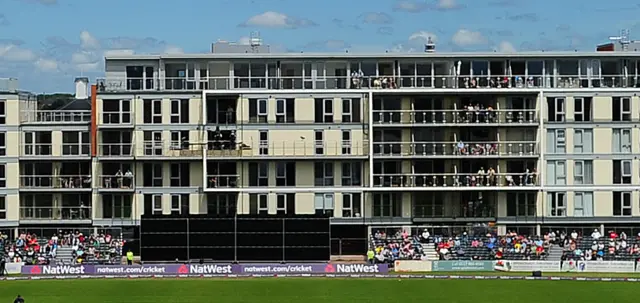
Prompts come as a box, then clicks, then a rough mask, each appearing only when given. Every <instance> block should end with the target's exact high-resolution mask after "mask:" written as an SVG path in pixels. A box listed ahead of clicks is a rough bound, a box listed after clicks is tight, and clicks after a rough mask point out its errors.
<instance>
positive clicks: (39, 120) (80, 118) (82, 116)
mask: <svg viewBox="0 0 640 303" xmlns="http://www.w3.org/2000/svg"><path fill="white" fill-rule="evenodd" d="M89 122H91V111H67V110H34V111H23V112H22V115H21V116H20V123H23V124H52V123H63V124H87V123H89Z"/></svg>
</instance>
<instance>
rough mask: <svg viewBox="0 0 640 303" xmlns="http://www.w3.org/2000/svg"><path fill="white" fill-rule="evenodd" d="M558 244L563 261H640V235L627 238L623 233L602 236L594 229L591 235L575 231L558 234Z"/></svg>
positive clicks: (612, 232)
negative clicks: (561, 249)
mask: <svg viewBox="0 0 640 303" xmlns="http://www.w3.org/2000/svg"><path fill="white" fill-rule="evenodd" d="M558 244H559V245H560V246H561V247H562V248H563V249H564V251H563V255H562V259H563V260H576V261H591V260H596V261H628V260H638V261H640V233H638V235H637V236H635V237H633V236H631V237H630V236H627V234H626V233H625V232H624V231H623V232H621V233H619V234H618V233H617V232H616V231H613V230H611V231H609V232H608V233H607V234H605V235H602V234H601V233H600V231H599V230H598V229H594V231H593V232H592V233H591V235H581V234H579V233H578V232H577V231H575V230H574V231H572V232H571V233H570V234H566V233H564V232H562V233H560V232H558Z"/></svg>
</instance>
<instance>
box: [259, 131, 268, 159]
mask: <svg viewBox="0 0 640 303" xmlns="http://www.w3.org/2000/svg"><path fill="white" fill-rule="evenodd" d="M258 136H259V140H260V142H259V146H258V152H259V153H260V154H261V155H268V154H269V131H268V130H261V131H259V132H258Z"/></svg>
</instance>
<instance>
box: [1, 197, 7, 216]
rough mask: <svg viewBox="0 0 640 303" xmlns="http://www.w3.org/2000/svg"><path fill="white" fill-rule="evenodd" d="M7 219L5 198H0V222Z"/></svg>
mask: <svg viewBox="0 0 640 303" xmlns="http://www.w3.org/2000/svg"><path fill="white" fill-rule="evenodd" d="M6 218H7V197H6V196H0V220H3V219H6Z"/></svg>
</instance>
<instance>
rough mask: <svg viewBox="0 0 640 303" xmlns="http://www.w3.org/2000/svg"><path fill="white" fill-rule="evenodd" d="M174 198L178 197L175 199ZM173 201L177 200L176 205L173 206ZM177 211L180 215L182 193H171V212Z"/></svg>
mask: <svg viewBox="0 0 640 303" xmlns="http://www.w3.org/2000/svg"><path fill="white" fill-rule="evenodd" d="M175 198H178V199H177V200H176V199H175ZM173 202H178V206H177V207H175V206H174V205H173ZM174 211H177V212H178V214H181V215H182V194H172V195H171V213H173V212H174Z"/></svg>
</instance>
